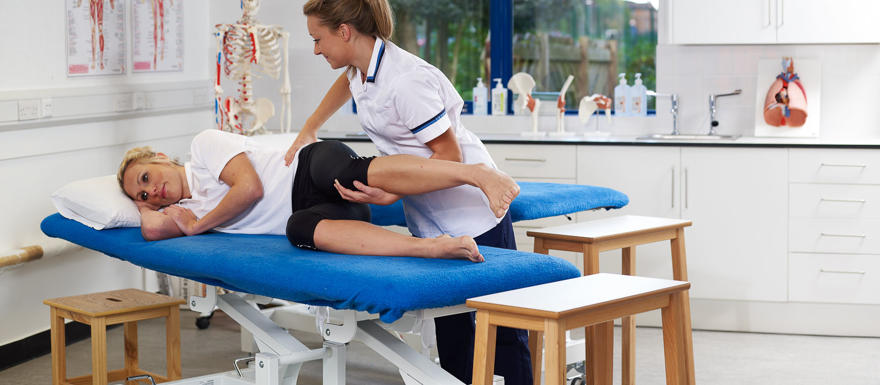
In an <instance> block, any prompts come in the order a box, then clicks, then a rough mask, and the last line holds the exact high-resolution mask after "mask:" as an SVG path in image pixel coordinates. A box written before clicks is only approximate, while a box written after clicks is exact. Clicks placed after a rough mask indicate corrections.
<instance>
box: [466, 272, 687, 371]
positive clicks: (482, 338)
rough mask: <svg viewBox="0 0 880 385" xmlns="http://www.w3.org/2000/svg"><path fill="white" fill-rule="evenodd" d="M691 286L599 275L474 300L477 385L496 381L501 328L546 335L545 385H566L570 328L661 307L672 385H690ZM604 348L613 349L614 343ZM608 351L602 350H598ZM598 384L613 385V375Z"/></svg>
mask: <svg viewBox="0 0 880 385" xmlns="http://www.w3.org/2000/svg"><path fill="white" fill-rule="evenodd" d="M688 288H690V283H688V282H682V281H671V280H665V279H657V278H646V277H634V276H626V275H617V274H594V275H589V276H584V277H579V278H573V279H568V280H564V281H558V282H551V283H547V284H543V285H538V286H532V287H527V288H522V289H517V290H511V291H506V292H502V293H496V294H490V295H486V296H482V297H476V298H471V299H469V300H467V306H469V307H472V308H475V309H477V329H476V338H475V345H474V373H473V380H474V385H488V384H490V383H491V381H492V373H493V372H494V364H495V335H496V330H497V327H498V326H506V327H511V328H519V329H526V330H529V331H538V332H541V333H543V335H544V337H545V338H544V342H545V346H544V350H545V357H544V380H545V381H544V382H545V383H546V384H547V385H550V384H553V385H561V384H564V383H565V381H566V378H565V366H566V365H565V331H566V330H569V329H574V328H579V327H585V326H589V325H597V324H604V323H608V322H611V321H613V320H614V319H616V318H619V317H621V316H628V315H634V314H637V313H642V312H646V311H650V310H655V309H661V312H662V318H663V351H664V357H665V361H666V383H667V384H675V385H678V384H684V383H687V381H688V378H693V367H688V366H687V365H686V362H687V361H688V357H687V354H688V352H687V350H686V349H685V344H686V343H687V342H686V341H687V338H685V337H686V336H684V335H683V334H682V333H683V331H684V330H685V327H684V323H685V319H684V311H685V303H686V301H687V296H686V294H687V290H688ZM602 344H606V345H611V344H612V341H608V340H605V341H603V342H602ZM604 348H605V347H604V346H597V349H598V350H602V349H604ZM538 375H539V376H540V372H539V373H538ZM538 380H539V381H540V377H539V378H538ZM596 380H597V381H599V383H601V384H611V378H610V377H607V378H605V377H599V378H597V379H596Z"/></svg>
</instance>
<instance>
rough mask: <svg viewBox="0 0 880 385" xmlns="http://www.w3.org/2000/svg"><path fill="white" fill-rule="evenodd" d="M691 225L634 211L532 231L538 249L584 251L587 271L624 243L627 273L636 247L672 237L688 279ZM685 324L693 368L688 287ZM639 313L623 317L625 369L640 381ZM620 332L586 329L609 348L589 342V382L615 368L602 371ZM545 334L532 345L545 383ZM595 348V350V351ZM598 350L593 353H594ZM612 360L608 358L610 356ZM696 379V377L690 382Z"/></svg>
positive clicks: (676, 267)
mask: <svg viewBox="0 0 880 385" xmlns="http://www.w3.org/2000/svg"><path fill="white" fill-rule="evenodd" d="M690 225H691V221H689V220H683V219H673V218H656V217H644V216H634V215H624V216H619V217H611V218H604V219H598V220H593V221H589V222H581V223H573V224H568V225H563V226H555V227H548V228H543V229H539V230H532V231H528V232H527V233H526V234H527V235H528V236H530V237H534V238H535V249H534V250H535V252H536V253H541V254H548V253H549V250H565V251H574V252H580V253H583V266H584V275H590V274H596V273H598V272H599V253H600V252H603V251H607V250H616V249H621V252H622V261H621V273H623V274H626V275H635V274H636V270H635V264H636V261H635V258H636V253H635V247H636V246H638V245H643V244H648V243H653V242H660V241H669V242H670V249H671V257H672V279H675V280H678V281H687V280H688V276H687V261H686V259H687V258H686V256H685V247H684V228H685V227H687V226H690ZM683 317H684V320H685V322H684V329H683V330H682V334H683V335H684V336H685V338H687V341H686V343H685V349H686V350H687V353H688V354H687V357H688V361H687V362H686V365H687V366H688V367H689V372H690V373H693V365H694V363H693V342H692V340H691V338H692V337H691V311H690V299H689V297H688V295H687V293H685V309H684V314H683ZM635 328H636V324H635V319H634V318H633V317H630V316H626V317H623V321H622V325H621V336H622V347H621V354H622V360H621V371H622V381H621V384H622V385H633V384H635ZM613 338H614V330H613V324H612V323H611V322H609V323H608V324H604V325H597V326H595V327H591V328H588V330H587V333H586V345H590V343H591V341H594V340H596V341H597V343H598V344H599V345H601V346H605V347H606V349H607V350H605V351H600V352H597V351H595V350H594V349H591V348H590V347H589V346H588V347H587V348H586V357H587V360H586V368H587V373H588V376H587V382H588V383H590V384H603V383H604V382H595V377H593V376H599V377H602V378H605V377H608V378H609V381H610V376H611V373H610V372H609V373H598V372H599V371H601V370H607V371H610V370H611V357H612V356H613V353H614V346H613V344H605V343H604V340H606V339H608V340H612V341H613ZM540 344H541V335H540V333H530V334H529V347H530V349H531V351H532V366H533V372H534V373H535V375H536V380H535V384H536V385H540V363H541V349H540ZM591 350H592V353H591ZM591 354H592V355H591ZM606 361H607V362H606ZM686 383H688V384H693V378H689V379H688V381H687V382H686Z"/></svg>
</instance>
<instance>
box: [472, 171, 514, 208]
mask: <svg viewBox="0 0 880 385" xmlns="http://www.w3.org/2000/svg"><path fill="white" fill-rule="evenodd" d="M476 170H477V174H476V179H475V180H476V181H477V187H479V188H480V190H483V194H486V198H489V207H490V208H491V209H492V212H493V213H494V214H495V216H496V217H498V218H501V217H503V216H504V214H505V213H506V212H507V210H508V209H510V203H511V202H513V199H514V198H516V196H517V195H519V185H518V184H516V181H514V180H513V178H511V177H510V176H508V175H507V174H505V173H503V172H501V171H498V170H495V169H493V168H489V167H488V166H486V165H484V164H479V165H477V168H476Z"/></svg>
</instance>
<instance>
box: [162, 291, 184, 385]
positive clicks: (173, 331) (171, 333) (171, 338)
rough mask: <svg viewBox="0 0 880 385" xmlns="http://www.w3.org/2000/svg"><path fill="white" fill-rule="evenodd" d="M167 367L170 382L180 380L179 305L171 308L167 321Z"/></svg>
mask: <svg viewBox="0 0 880 385" xmlns="http://www.w3.org/2000/svg"><path fill="white" fill-rule="evenodd" d="M165 365H166V366H167V367H168V379H169V380H177V379H180V377H181V368H180V308H178V307H177V305H174V306H171V307H170V308H169V311H168V318H167V319H166V320H165Z"/></svg>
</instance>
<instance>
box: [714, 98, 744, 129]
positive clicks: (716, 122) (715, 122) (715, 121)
mask: <svg viewBox="0 0 880 385" xmlns="http://www.w3.org/2000/svg"><path fill="white" fill-rule="evenodd" d="M741 93H742V90H741V89H736V90H734V91H733V92H728V93H724V94H710V95H709V135H716V133H715V127H718V121H717V120H715V112H716V109H715V99H717V98H719V97H722V96H733V95H739V94H741Z"/></svg>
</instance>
